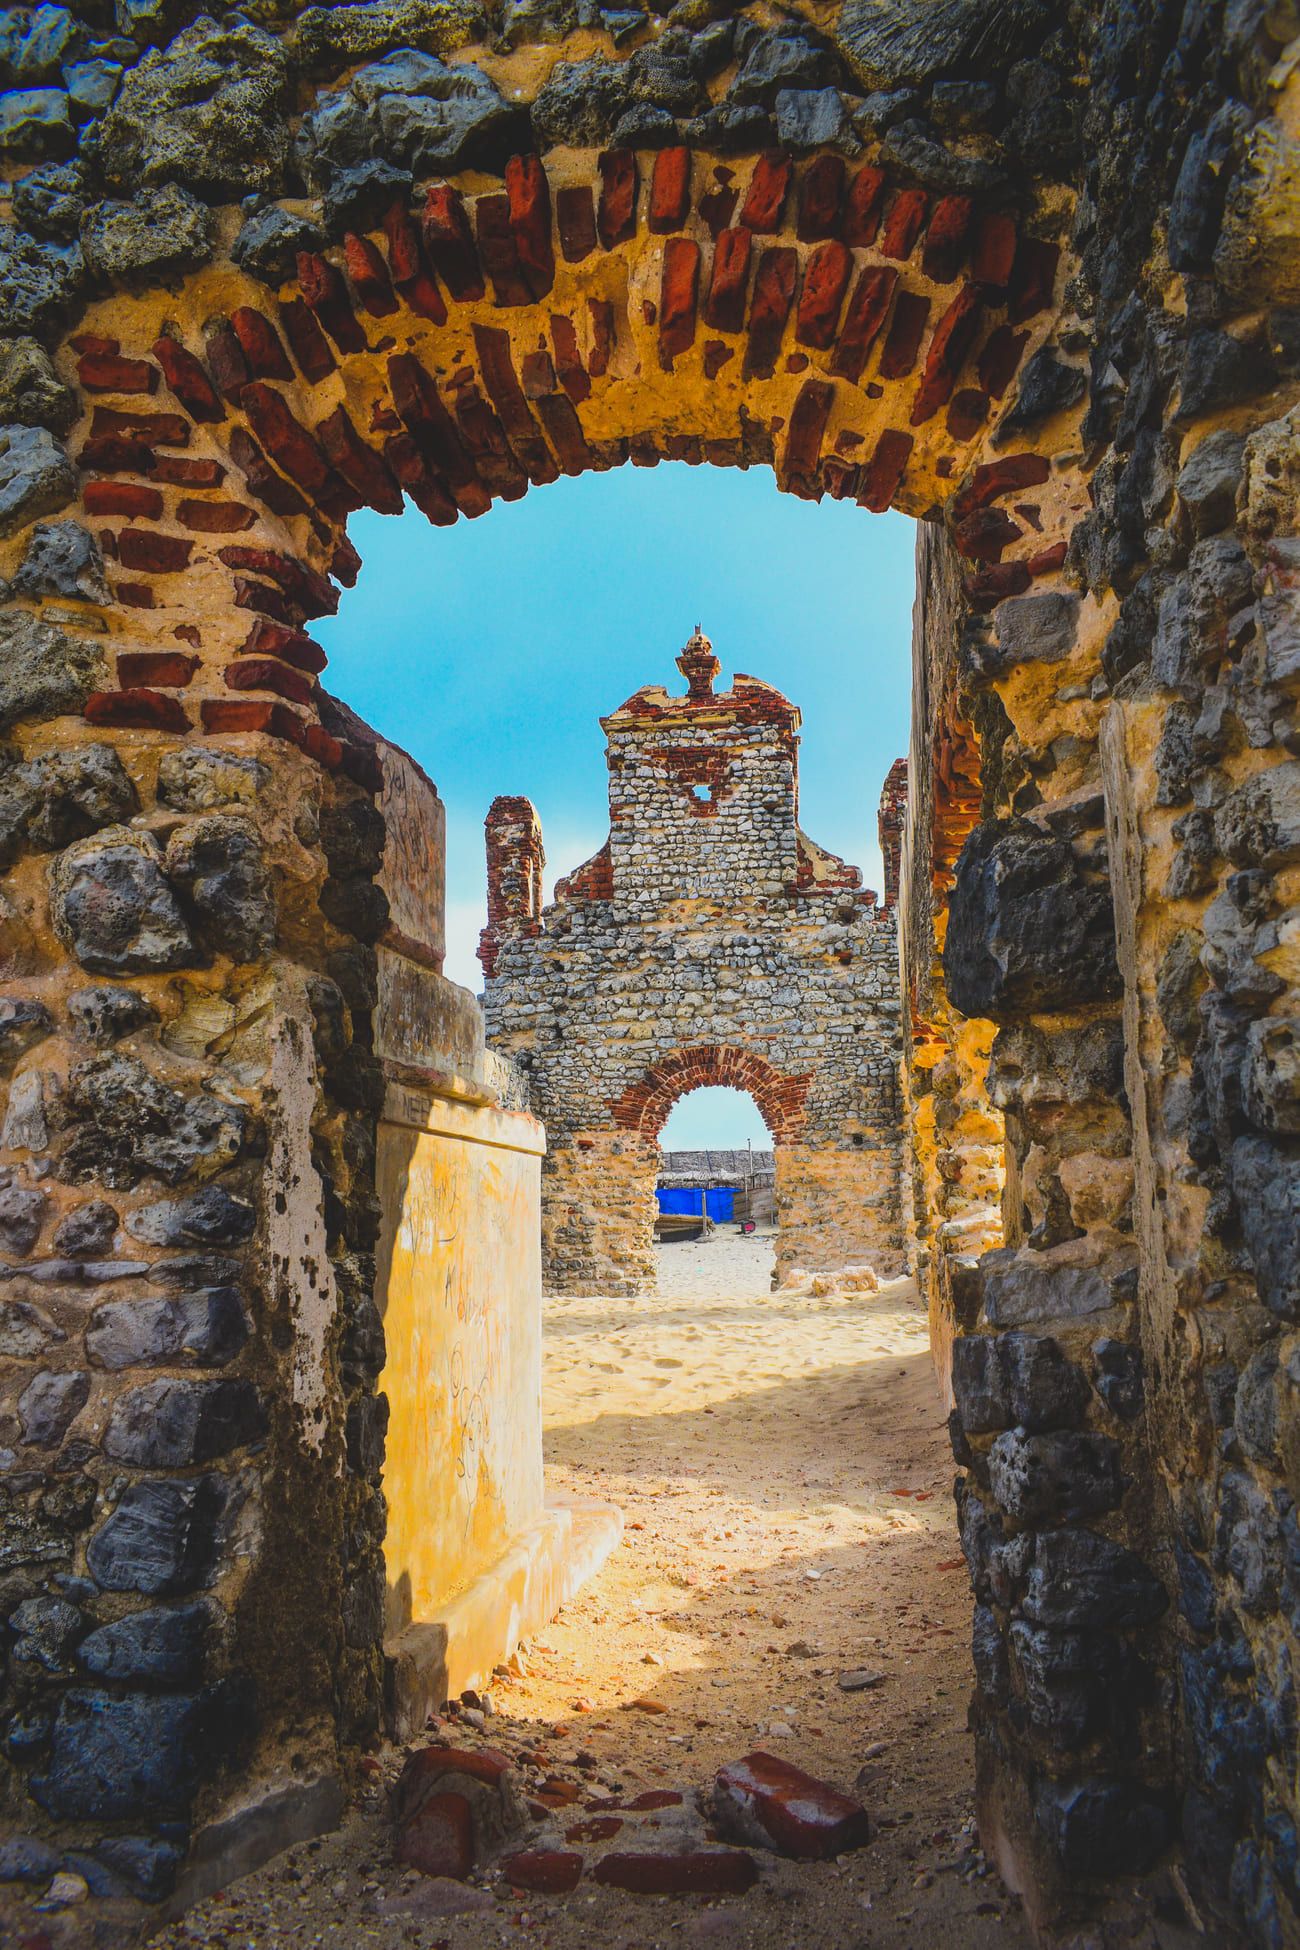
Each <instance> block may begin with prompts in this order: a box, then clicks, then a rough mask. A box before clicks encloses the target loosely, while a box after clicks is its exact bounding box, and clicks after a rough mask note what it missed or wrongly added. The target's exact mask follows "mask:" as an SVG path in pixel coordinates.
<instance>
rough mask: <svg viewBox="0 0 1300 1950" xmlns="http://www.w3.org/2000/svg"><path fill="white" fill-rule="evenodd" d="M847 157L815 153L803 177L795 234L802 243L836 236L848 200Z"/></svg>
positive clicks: (812, 242) (813, 242) (800, 184)
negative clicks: (845, 162) (844, 203)
mask: <svg viewBox="0 0 1300 1950" xmlns="http://www.w3.org/2000/svg"><path fill="white" fill-rule="evenodd" d="M844 177H845V167H844V158H843V156H835V155H823V156H815V157H814V158H813V160H812V161H811V162H810V163H809V164H808V165H807V167H806V168H805V170H804V172H803V175H802V176H801V177H800V179H799V208H798V216H797V218H796V221H795V235H796V236H797V237H798V239H799V242H800V243H801V244H815V243H817V242H818V241H819V240H820V239H821V238H823V237H833V236H835V234H836V232H837V231H838V229H839V224H840V209H841V206H842V205H843V202H844Z"/></svg>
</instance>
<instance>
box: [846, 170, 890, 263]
mask: <svg viewBox="0 0 1300 1950" xmlns="http://www.w3.org/2000/svg"><path fill="white" fill-rule="evenodd" d="M884 193H885V172H884V170H883V169H877V168H876V167H875V165H874V164H873V163H864V165H863V167H862V168H861V169H860V170H858V172H857V174H856V175H855V176H854V178H853V181H852V182H851V183H850V185H849V192H848V195H847V196H846V197H845V199H844V221H843V223H842V225H841V228H840V234H841V236H842V237H843V239H844V241H845V243H846V244H848V245H849V246H850V247H851V248H852V249H855V250H858V249H865V247H866V246H867V245H868V244H872V243H874V242H875V239H876V232H877V231H878V230H879V228H880V206H881V202H882V199H883V197H884Z"/></svg>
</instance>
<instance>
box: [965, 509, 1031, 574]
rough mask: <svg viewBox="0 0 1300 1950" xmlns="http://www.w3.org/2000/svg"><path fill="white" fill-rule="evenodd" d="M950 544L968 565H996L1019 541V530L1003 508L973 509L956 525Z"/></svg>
mask: <svg viewBox="0 0 1300 1950" xmlns="http://www.w3.org/2000/svg"><path fill="white" fill-rule="evenodd" d="M953 540H954V542H955V544H956V547H957V552H958V554H959V555H964V556H965V557H966V560H967V561H968V562H981V563H983V562H1000V561H1001V560H1002V557H1003V555H1004V554H1005V552H1006V550H1007V549H1008V548H1009V547H1010V546H1011V544H1012V542H1018V541H1019V540H1020V528H1019V526H1018V524H1017V523H1016V522H1014V521H1012V519H1011V517H1010V515H1009V514H1008V513H1007V511H1006V509H1005V508H976V509H975V511H974V512H973V513H972V514H968V515H967V516H966V517H965V519H964V520H962V521H959V522H958V523H957V526H956V528H955V529H954V531H953Z"/></svg>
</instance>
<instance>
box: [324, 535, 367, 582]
mask: <svg viewBox="0 0 1300 1950" xmlns="http://www.w3.org/2000/svg"><path fill="white" fill-rule="evenodd" d="M330 574H331V575H332V576H333V578H334V580H335V582H341V583H342V584H343V587H344V588H345V589H355V588H356V586H357V577H358V576H359V575H360V574H361V557H360V556H359V555H358V554H357V551H356V549H355V548H354V547H353V546H352V542H351V540H350V538H349V537H348V536H347V535H340V536H339V539H338V540H337V542H335V544H334V553H333V554H332V555H331V557H330Z"/></svg>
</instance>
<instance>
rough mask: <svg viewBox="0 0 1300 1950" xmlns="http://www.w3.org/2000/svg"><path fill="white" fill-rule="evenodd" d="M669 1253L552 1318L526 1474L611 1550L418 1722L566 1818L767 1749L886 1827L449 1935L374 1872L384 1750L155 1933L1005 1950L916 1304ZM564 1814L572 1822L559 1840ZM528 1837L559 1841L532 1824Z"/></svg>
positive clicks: (389, 1873)
mask: <svg viewBox="0 0 1300 1950" xmlns="http://www.w3.org/2000/svg"><path fill="white" fill-rule="evenodd" d="M662 1263H663V1269H664V1277H663V1287H664V1291H663V1292H662V1293H661V1294H660V1296H659V1297H657V1298H655V1299H642V1300H630V1301H610V1300H592V1299H567V1298H566V1299H562V1300H554V1301H548V1302H547V1332H546V1379H545V1402H546V1419H547V1438H546V1440H547V1462H548V1469H549V1472H550V1475H551V1477H552V1480H553V1481H554V1482H556V1483H557V1484H558V1485H560V1486H563V1487H567V1488H570V1489H575V1490H580V1491H583V1492H585V1493H589V1494H597V1495H602V1496H606V1497H611V1498H613V1499H614V1500H616V1501H617V1502H618V1503H619V1504H620V1505H621V1506H622V1508H623V1510H624V1513H625V1516H626V1519H627V1526H628V1527H627V1534H626V1541H625V1544H624V1546H623V1547H622V1548H621V1549H620V1550H618V1551H617V1552H616V1553H615V1555H614V1557H613V1558H612V1559H611V1560H610V1562H609V1563H608V1565H607V1566H606V1567H605V1569H604V1571H603V1572H602V1573H601V1575H600V1576H599V1577H598V1578H597V1579H596V1580H595V1581H594V1582H593V1584H592V1585H591V1586H590V1587H589V1588H588V1589H587V1591H586V1592H584V1593H583V1594H582V1596H581V1597H580V1598H579V1600H578V1601H577V1602H576V1603H575V1604H574V1605H573V1606H571V1607H570V1608H569V1609H568V1610H567V1611H566V1612H565V1613H564V1614H563V1615H562V1616H561V1617H560V1618H559V1619H558V1620H556V1621H555V1623H554V1624H553V1625H552V1626H551V1627H549V1628H548V1630H547V1631H546V1632H545V1633H544V1634H542V1635H541V1637H540V1638H539V1639H538V1640H537V1641H536V1642H535V1643H534V1644H533V1645H531V1646H530V1647H528V1648H527V1650H526V1652H525V1655H524V1657H523V1659H522V1661H520V1662H519V1663H520V1665H521V1667H522V1671H521V1672H519V1673H517V1674H513V1675H510V1676H502V1677H500V1678H499V1679H498V1680H497V1681H496V1682H494V1686H493V1691H492V1695H491V1704H492V1706H493V1708H494V1709H495V1710H494V1711H493V1712H492V1714H491V1715H490V1717H488V1718H487V1720H486V1722H485V1724H484V1725H483V1726H482V1727H481V1728H476V1727H473V1726H471V1725H467V1723H466V1722H465V1721H464V1720H463V1719H457V1720H454V1721H452V1722H450V1723H448V1724H446V1725H444V1727H443V1728H442V1729H441V1732H442V1733H443V1736H444V1737H448V1736H449V1737H452V1738H455V1739H457V1740H464V1741H467V1742H469V1743H481V1742H487V1743H490V1744H492V1745H494V1746H497V1747H500V1748H504V1749H505V1750H506V1751H507V1752H509V1753H511V1754H512V1755H514V1756H515V1757H517V1758H518V1760H519V1762H520V1765H521V1767H522V1769H523V1771H524V1773H525V1776H526V1778H528V1779H530V1780H531V1781H532V1782H533V1784H534V1785H536V1784H537V1783H538V1782H539V1781H540V1780H541V1779H542V1778H543V1777H544V1776H547V1775H550V1776H558V1777H560V1778H561V1779H563V1780H566V1781H569V1782H571V1783H572V1784H573V1786H574V1787H575V1788H576V1789H579V1790H581V1793H582V1796H583V1798H584V1799H585V1800H588V1801H590V1800H594V1799H596V1798H598V1797H601V1796H606V1797H608V1796H618V1795H623V1796H625V1797H628V1798H630V1797H631V1796H632V1795H633V1794H635V1793H637V1792H638V1791H640V1790H642V1789H645V1788H650V1787H674V1788H680V1789H682V1790H684V1791H686V1793H687V1796H688V1801H689V1800H690V1799H691V1798H692V1794H693V1790H695V1789H697V1788H700V1787H703V1786H705V1785H706V1784H707V1783H708V1782H709V1780H710V1779H711V1777H712V1774H713V1772H714V1770H715V1769H716V1768H717V1767H718V1765H720V1764H721V1763H722V1762H723V1761H726V1760H728V1759H732V1758H735V1757H737V1756H739V1755H742V1754H744V1753H746V1752H748V1751H749V1750H750V1749H752V1748H753V1747H755V1746H758V1745H762V1746H766V1747H769V1748H772V1749H773V1750H775V1751H777V1752H780V1753H784V1754H786V1755H788V1756H789V1757H790V1758H791V1759H793V1760H795V1761H797V1762H798V1763H799V1764H801V1765H803V1766H805V1767H807V1768H809V1769H810V1770H811V1771H813V1772H814V1773H817V1774H819V1775H821V1776H823V1777H824V1778H826V1779H828V1780H831V1781H833V1782H835V1783H836V1784H838V1785H839V1786H841V1787H845V1788H849V1789H852V1788H853V1787H854V1784H855V1782H859V1783H860V1786H859V1789H858V1791H859V1792H860V1794H861V1796H862V1798H863V1799H864V1800H865V1802H866V1804H867V1806H868V1807H869V1809H870V1811H871V1814H872V1816H873V1819H874V1820H875V1822H876V1823H877V1834H876V1837H875V1839H874V1841H873V1842H872V1844H871V1846H870V1847H868V1848H867V1849H865V1850H863V1851H861V1852H860V1853H858V1854H855V1855H851V1856H848V1857H845V1858H843V1859H842V1860H841V1861H840V1862H838V1863H833V1864H821V1865H800V1864H794V1863H787V1862H784V1861H781V1860H779V1859H778V1858H776V1857H765V1858H764V1861H763V1874H762V1877H761V1880H760V1881H759V1883H758V1884H757V1885H756V1887H755V1888H754V1889H753V1890H752V1891H751V1892H750V1893H749V1894H748V1895H747V1896H744V1897H740V1898H729V1899H727V1900H726V1901H721V1902H714V1903H710V1902H705V1901H703V1900H701V1899H699V1898H694V1897H692V1898H669V1897H633V1896H629V1895H625V1894H622V1893H620V1892H618V1891H615V1890H611V1889H606V1888H602V1887H598V1886H596V1885H594V1884H592V1883H591V1882H590V1881H589V1880H584V1881H583V1883H582V1884H580V1886H579V1888H578V1889H577V1890H576V1891H575V1892H574V1893H573V1894H572V1895H570V1896H567V1897H556V1898H548V1897H539V1896H528V1897H525V1898H521V1897H520V1896H518V1895H517V1894H512V1893H511V1892H510V1891H509V1889H508V1888H507V1887H506V1886H505V1885H504V1884H503V1883H502V1882H501V1881H500V1879H499V1878H498V1877H495V1876H493V1875H491V1874H489V1875H488V1876H487V1877H485V1878H483V1879H482V1881H483V1888H482V1890H481V1891H479V1890H473V1889H471V1891H470V1892H469V1896H468V1897H466V1898H465V1900H467V1901H468V1900H473V1901H476V1902H479V1903H481V1904H482V1908H481V1910H478V1911H476V1912H474V1913H471V1914H456V1915H449V1914H446V1913H445V1912H444V1909H443V1901H444V1897H445V1895H446V1893H447V1892H446V1890H445V1887H444V1886H439V1885H435V1884H429V1883H427V1882H426V1881H425V1880H424V1879H423V1878H420V1877H418V1876H415V1875H414V1874H413V1873H410V1872H408V1873H406V1874H403V1872H402V1871H400V1870H398V1869H395V1868H394V1867H393V1866H392V1865H391V1863H390V1861H389V1857H388V1846H389V1842H388V1830H387V1825H386V1822H385V1819H384V1806H385V1796H384V1792H383V1787H382V1779H391V1778H392V1775H393V1774H394V1773H395V1771H396V1768H397V1766H398V1765H399V1764H400V1761H401V1758H402V1756H401V1755H400V1754H397V1755H392V1756H386V1757H385V1758H384V1761H383V1764H382V1776H381V1782H379V1783H377V1784H376V1785H375V1786H374V1787H372V1788H371V1789H369V1790H368V1791H366V1792H364V1793H363V1794H362V1796H361V1797H360V1800H359V1802H358V1805H357V1807H356V1809H355V1810H354V1812H353V1813H352V1814H351V1815H350V1817H349V1819H348V1821H347V1822H346V1824H345V1826H344V1828H343V1829H342V1830H341V1831H340V1832H339V1834H338V1835H335V1836H330V1837H326V1838H324V1839H323V1840H321V1841H319V1842H314V1843H310V1844H307V1845H306V1846H304V1847H301V1848H298V1849H295V1850H294V1851H292V1852H291V1854H289V1855H288V1856H283V1857H281V1858H279V1860H278V1861H276V1862H275V1863H272V1864H270V1865H268V1867H267V1868H266V1869H264V1870H262V1871H261V1872H260V1873H259V1874H257V1875H255V1876H253V1877H250V1878H248V1879H247V1880H246V1881H245V1882H242V1883H240V1884H238V1885H236V1886H234V1887H232V1888H231V1889H230V1890H229V1891H228V1892H226V1895H225V1897H224V1899H223V1900H218V1901H214V1902H212V1903H209V1904H206V1905H204V1906H203V1907H202V1908H200V1909H198V1910H196V1911H193V1912H191V1914H190V1915H189V1916H188V1917H187V1918H186V1919H185V1921H184V1922H183V1923H181V1924H177V1925H173V1926H172V1927H171V1928H170V1929H168V1930H167V1931H166V1932H165V1933H164V1935H163V1936H162V1938H161V1939H160V1941H162V1942H163V1943H165V1944H169V1945H174V1946H181V1945H214V1946H215V1945H217V1944H224V1945H227V1946H231V1947H232V1950H245V1947H246V1950H268V1946H273V1945H274V1946H279V1945H284V1946H304V1950H305V1946H308V1945H313V1946H314V1945H329V1946H335V1945H338V1946H344V1945H349V1944H352V1943H366V1944H380V1945H383V1946H390V1945H391V1946H393V1947H394V1950H396V1946H398V1945H406V1944H414V1945H419V1946H427V1947H428V1950H433V1946H437V1945H445V1946H451V1950H488V1946H496V1945H500V1944H501V1943H503V1942H519V1941H528V1942H531V1943H534V1944H539V1945H542V1946H554V1950H651V1947H652V1946H661V1945H662V1946H667V1945H669V1944H678V1943H683V1944H688V1945H693V1944H697V1943H698V1944H701V1945H703V1944H718V1945H723V1946H726V1945H736V1946H741V1945H747V1946H762V1947H763V1950H867V1946H872V1950H876V1947H877V1946H899V1950H902V1946H916V1950H922V1947H923V1946H925V1947H926V1950H928V1946H951V1950H957V1946H961V1950H984V1947H985V1946H994V1945H996V1946H999V1950H1013V1946H1014V1947H1018V1946H1021V1945H1026V1944H1027V1943H1028V1941H1029V1938H1028V1932H1027V1930H1026V1928H1025V1925H1024V1923H1023V1920H1022V1918H1021V1915H1020V1912H1019V1908H1018V1905H1017V1904H1016V1903H1015V1902H1014V1900H1012V1899H1009V1898H1008V1897H1007V1896H1006V1894H1005V1892H1004V1891H1003V1890H1002V1889H1001V1887H1000V1885H999V1884H998V1882H997V1879H996V1877H995V1876H993V1875H992V1874H990V1873H988V1872H987V1871H986V1869H985V1868H984V1865H983V1862H982V1858H981V1857H980V1856H979V1854H978V1851H977V1849H976V1847H975V1843H974V1839H973V1833H972V1828H971V1821H970V1815H971V1807H970V1782H971V1776H972V1758H971V1745H970V1740H969V1737H968V1735H967V1733H966V1731H965V1712H966V1700H967V1695H968V1691H969V1685H970V1658H969V1649H968V1646H969V1621H970V1599H969V1595H968V1589H967V1585H966V1579H965V1576H964V1573H963V1570H962V1568H961V1566H960V1562H959V1551H958V1546H957V1541H956V1536H955V1531H954V1523H953V1514H952V1502H951V1496H950V1493H949V1491H950V1484H951V1476H952V1466H951V1460H950V1457H949V1455H948V1450H947V1444H946V1440H945V1437H944V1431H943V1425H942V1418H941V1414H940V1408H939V1402H938V1398H937V1395H936V1392H935V1389H934V1385H933V1380H932V1375H931V1370H930V1364H929V1356H928V1352H927V1349H926V1341H925V1327H924V1320H923V1317H922V1315H921V1313H920V1310H919V1308H918V1306H917V1303H916V1298H915V1295H914V1292H913V1290H912V1288H911V1286H910V1285H909V1284H908V1283H907V1282H905V1281H898V1282H895V1283H893V1284H892V1285H891V1286H889V1287H886V1288H885V1289H884V1290H883V1291H882V1292H881V1293H880V1294H879V1295H877V1296H874V1297H865V1296H860V1295H845V1294H839V1295H833V1296H829V1297H826V1298H824V1299H820V1300H816V1299H808V1298H805V1297H799V1296H792V1295H783V1294H777V1295H774V1294H772V1293H770V1292H769V1291H768V1279H769V1272H770V1263H771V1262H770V1245H769V1244H768V1242H766V1241H763V1240H751V1241H744V1240H741V1239H739V1238H738V1237H737V1236H736V1235H734V1234H724V1233H719V1234H716V1235H715V1236H714V1238H713V1239H712V1240H710V1241H709V1242H707V1244H705V1245H702V1246H699V1247H689V1246H687V1247H681V1246H678V1247H669V1248H665V1249H663V1261H662ZM863 1666H868V1667H872V1668H874V1669H876V1670H878V1671H879V1672H880V1673H881V1674H882V1675H883V1677H882V1678H881V1680H880V1682H879V1684H878V1685H876V1686H875V1687H874V1688H873V1689H872V1690H869V1691H864V1692H857V1693H851V1694H850V1693H846V1692H843V1691H841V1690H840V1688H839V1686H838V1684H837V1678H838V1675H839V1673H840V1672H842V1671H844V1670H846V1669H849V1668H854V1667H863ZM635 1701H642V1702H649V1703H650V1704H651V1706H652V1707H653V1708H654V1709H657V1710H646V1708H645V1706H641V1707H637V1706H634V1705H633V1702H635ZM575 1813H576V1814H577V1815H579V1816H581V1815H582V1813H583V1810H582V1808H581V1807H580V1806H578V1805H577V1803H576V1802H575V1805H574V1808H573V1810H572V1811H571V1812H570V1813H569V1814H565V1815H562V1816H560V1817H557V1821H558V1823H559V1825H560V1827H561V1829H562V1826H563V1823H564V1821H566V1820H570V1819H572V1814H575ZM691 1818H692V1819H695V1817H694V1816H692V1817H691ZM538 1839H539V1840H546V1841H548V1842H550V1843H551V1844H552V1845H555V1843H556V1842H558V1844H559V1845H560V1846H563V1841H562V1839H561V1838H560V1836H559V1835H558V1834H556V1833H553V1832H552V1833H546V1832H544V1831H543V1830H540V1829H539V1831H538ZM623 1839H624V1840H625V1841H627V1842H629V1843H631V1845H633V1846H636V1845H637V1844H636V1842H634V1841H632V1838H631V1836H630V1835H629V1836H626V1837H624V1838H623ZM619 1845H620V1846H621V1845H623V1843H622V1842H620V1844H619ZM641 1845H642V1846H653V1845H654V1840H653V1838H652V1837H649V1836H646V1837H643V1838H642V1839H641ZM457 1900H458V1888H456V1887H454V1888H453V1889H452V1891H451V1901H452V1902H453V1903H454V1902H456V1901H457ZM61 1934H62V1933H61V1932H60V1935H61ZM64 1940H65V1941H66V1939H64Z"/></svg>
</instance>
